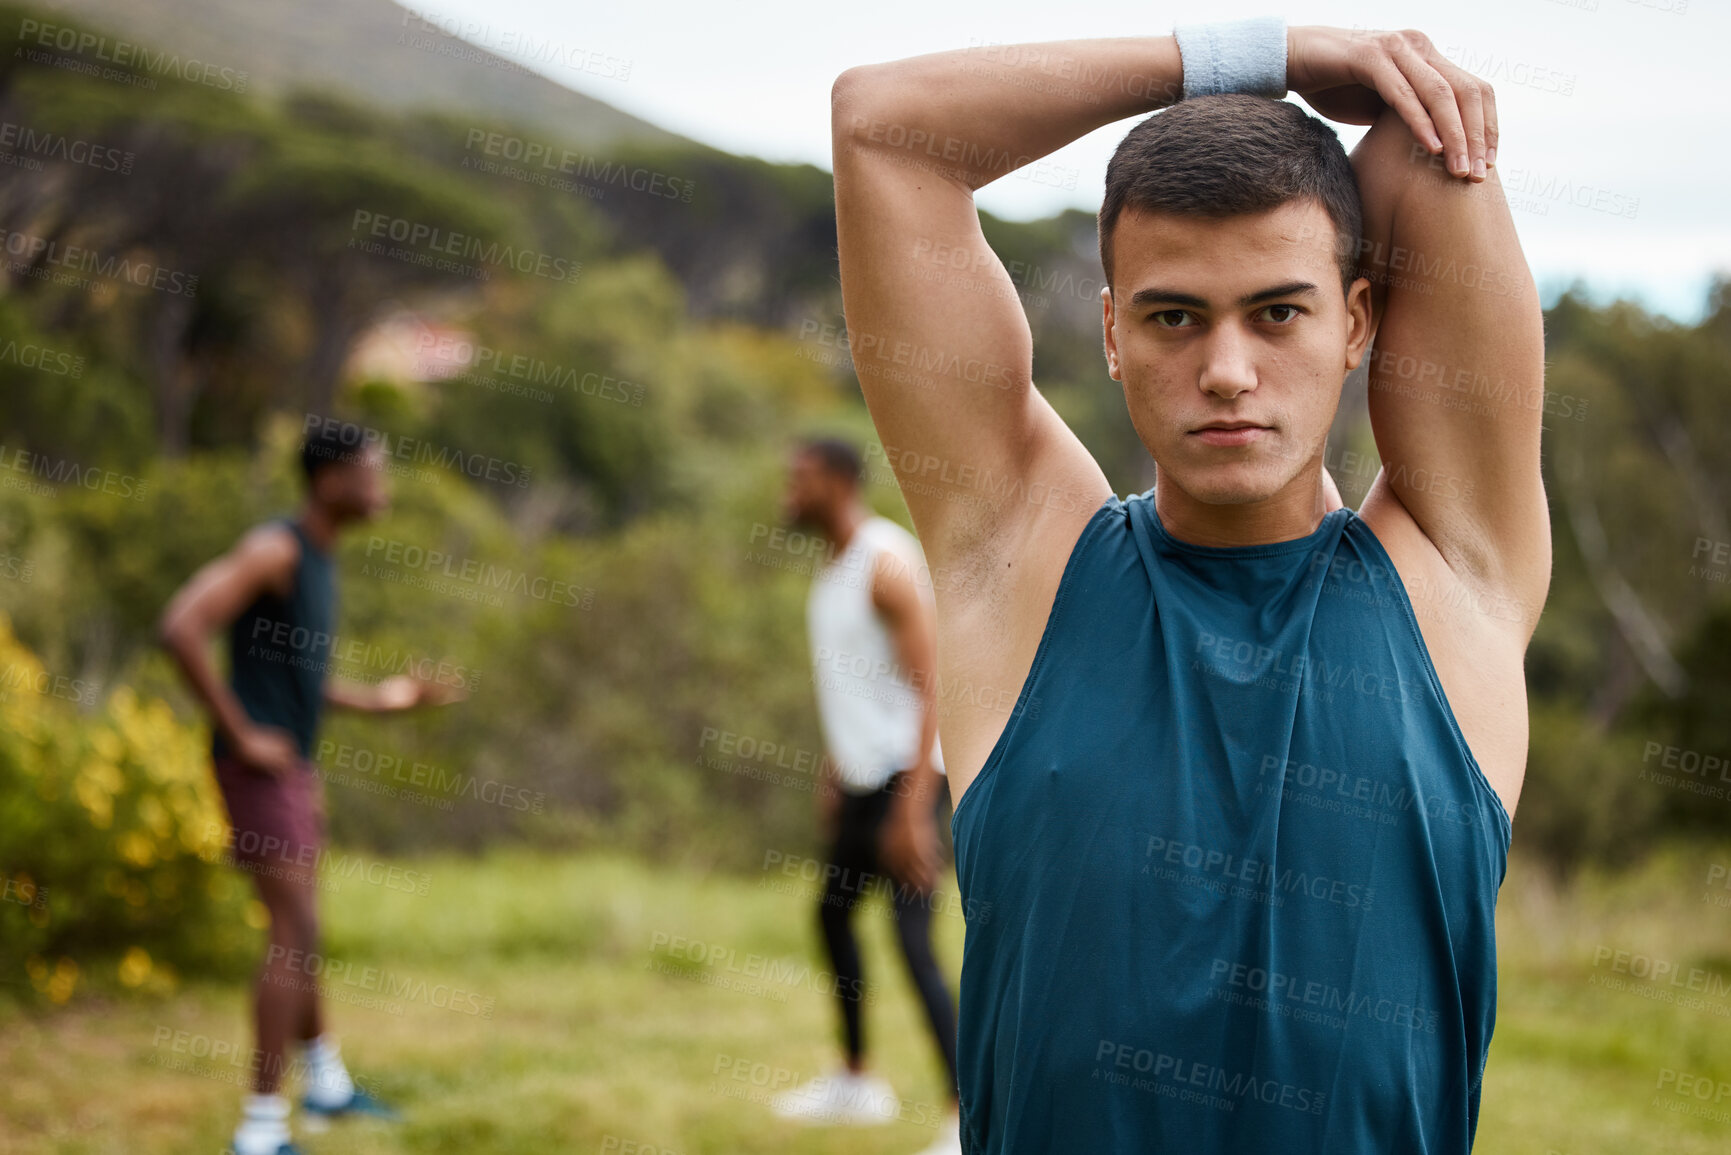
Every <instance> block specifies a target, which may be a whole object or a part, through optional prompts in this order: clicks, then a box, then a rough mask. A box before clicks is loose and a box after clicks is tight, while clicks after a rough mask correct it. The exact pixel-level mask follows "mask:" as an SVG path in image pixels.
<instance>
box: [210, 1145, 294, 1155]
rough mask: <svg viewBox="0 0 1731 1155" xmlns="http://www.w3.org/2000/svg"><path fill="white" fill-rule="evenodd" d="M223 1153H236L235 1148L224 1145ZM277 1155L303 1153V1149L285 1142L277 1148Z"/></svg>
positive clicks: (223, 1154)
mask: <svg viewBox="0 0 1731 1155" xmlns="http://www.w3.org/2000/svg"><path fill="white" fill-rule="evenodd" d="M222 1155H234V1148H233V1147H224V1148H223V1149H222ZM276 1155H301V1149H300V1148H299V1147H296V1146H295V1145H294V1144H293V1143H284V1144H283V1145H282V1146H281V1147H278V1148H277V1149H276Z"/></svg>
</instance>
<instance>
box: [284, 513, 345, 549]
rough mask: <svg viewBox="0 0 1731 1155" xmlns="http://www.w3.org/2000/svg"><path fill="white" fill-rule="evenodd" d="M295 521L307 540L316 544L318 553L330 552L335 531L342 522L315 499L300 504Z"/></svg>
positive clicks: (339, 527)
mask: <svg viewBox="0 0 1731 1155" xmlns="http://www.w3.org/2000/svg"><path fill="white" fill-rule="evenodd" d="M295 521H296V522H297V523H298V524H299V525H300V527H301V530H302V531H303V532H304V533H305V534H306V535H307V540H308V541H310V542H312V543H313V545H315V546H317V547H318V549H319V552H320V553H330V552H331V550H332V549H333V548H335V546H336V544H337V532H338V531H339V530H340V529H341V528H342V522H341V520H340V519H339V518H338V517H337V516H336V514H334V513H332V512H331V511H330V510H329V509H327V508H325V507H324V506H322V505H320V504H319V503H318V502H316V501H309V502H307V503H306V504H305V505H303V506H301V511H300V514H299V515H298V516H297V517H296V518H295Z"/></svg>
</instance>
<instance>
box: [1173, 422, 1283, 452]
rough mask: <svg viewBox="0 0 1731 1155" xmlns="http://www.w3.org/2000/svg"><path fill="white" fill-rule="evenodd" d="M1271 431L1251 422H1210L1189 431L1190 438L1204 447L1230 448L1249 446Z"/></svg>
mask: <svg viewBox="0 0 1731 1155" xmlns="http://www.w3.org/2000/svg"><path fill="white" fill-rule="evenodd" d="M1272 432H1273V430H1272V429H1271V428H1269V427H1268V426H1266V425H1258V424H1256V423H1255V422H1253V421H1211V422H1209V423H1208V424H1207V425H1204V426H1202V427H1201V428H1200V429H1193V430H1191V431H1190V436H1191V437H1194V438H1197V439H1198V440H1200V441H1202V442H1203V443H1204V444H1206V445H1214V446H1219V447H1221V448H1232V447H1234V446H1240V445H1250V444H1252V443H1254V442H1255V441H1256V440H1257V439H1258V438H1260V437H1262V436H1264V435H1265V434H1268V433H1272Z"/></svg>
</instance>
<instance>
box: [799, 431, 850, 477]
mask: <svg viewBox="0 0 1731 1155" xmlns="http://www.w3.org/2000/svg"><path fill="white" fill-rule="evenodd" d="M799 451H800V452H801V453H809V454H811V455H812V456H813V457H815V458H817V460H818V463H819V464H821V465H822V466H823V467H824V469H825V470H826V471H827V472H829V473H833V474H835V475H836V476H837V477H840V478H844V479H846V480H848V481H851V482H852V483H853V484H855V485H858V484H859V482H860V477H861V475H862V474H864V473H865V461H864V460H863V459H861V457H860V452H859V450H858V449H855V448H854V445H853V442H851V441H844V440H842V439H841V438H840V437H808V438H806V439H805V440H804V441H802V442H800V445H799Z"/></svg>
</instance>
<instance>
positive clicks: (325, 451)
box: [301, 421, 367, 489]
mask: <svg viewBox="0 0 1731 1155" xmlns="http://www.w3.org/2000/svg"><path fill="white" fill-rule="evenodd" d="M366 432H367V431H366V430H365V429H363V428H361V427H360V426H359V425H356V424H355V423H354V422H352V421H343V422H340V423H339V422H336V421H320V422H319V424H318V427H317V428H316V429H314V430H313V431H312V432H310V433H308V434H307V436H306V440H305V441H304V442H303V443H302V444H301V473H302V474H303V475H305V477H306V480H307V488H309V489H310V488H312V484H313V479H314V478H316V477H317V476H318V475H319V470H321V469H325V468H327V467H329V466H332V465H352V464H354V463H356V462H358V461H360V460H361V458H362V457H363V456H364V455H365V454H366V451H367V437H366Z"/></svg>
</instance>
